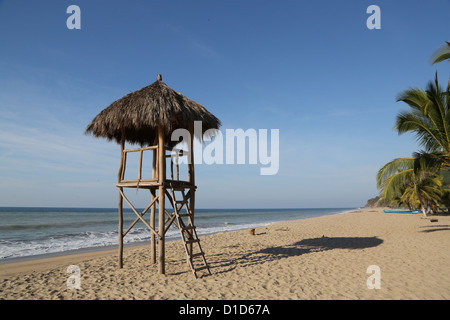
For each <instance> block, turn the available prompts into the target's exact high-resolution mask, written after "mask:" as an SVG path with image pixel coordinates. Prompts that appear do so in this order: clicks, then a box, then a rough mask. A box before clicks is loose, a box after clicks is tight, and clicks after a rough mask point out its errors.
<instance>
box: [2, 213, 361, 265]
mask: <svg viewBox="0 0 450 320" xmlns="http://www.w3.org/2000/svg"><path fill="white" fill-rule="evenodd" d="M354 209H357V208H324V209H196V211H195V225H196V227H197V233H198V235H199V236H202V235H207V234H214V233H218V232H226V231H232V230H239V229H248V228H257V227H262V226H265V225H268V224H270V223H273V222H280V221H289V220H297V219H306V218H312V217H319V216H324V215H331V214H336V213H342V212H348V211H352V210H354ZM140 211H142V210H140ZM149 216H150V213H149V212H148V213H146V214H145V215H144V218H146V219H147V221H148V219H149ZM135 218H136V215H135V213H134V212H133V211H131V209H125V208H124V230H126V229H127V228H128V226H129V225H130V224H131V223H132V222H133V221H134V219H135ZM117 227H118V211H117V208H29V207H25V208H20V207H0V263H2V262H8V261H12V260H17V259H19V258H22V259H23V258H33V257H36V256H40V255H45V256H48V255H58V254H66V253H71V252H76V251H80V250H99V249H109V248H114V247H117V244H118V232H117ZM179 238H180V232H179V230H178V229H177V228H176V227H175V226H174V225H172V226H171V227H170V229H169V230H168V231H167V233H166V239H167V240H175V239H179ZM149 241H150V231H149V230H148V229H147V228H146V227H145V225H144V224H143V223H142V222H141V221H139V222H138V223H137V224H136V225H135V226H134V227H133V229H132V230H131V231H130V232H129V233H128V234H127V235H126V236H125V238H124V244H125V245H132V244H140V243H145V242H149Z"/></svg>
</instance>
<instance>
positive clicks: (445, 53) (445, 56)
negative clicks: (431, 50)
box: [431, 41, 450, 64]
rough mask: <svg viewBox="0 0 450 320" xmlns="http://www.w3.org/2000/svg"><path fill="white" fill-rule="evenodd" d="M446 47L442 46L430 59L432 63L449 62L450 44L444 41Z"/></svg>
mask: <svg viewBox="0 0 450 320" xmlns="http://www.w3.org/2000/svg"><path fill="white" fill-rule="evenodd" d="M445 43H446V44H447V45H443V46H442V47H441V48H439V49H438V50H437V51H436V53H435V54H434V55H433V57H432V59H431V60H432V63H433V64H435V63H438V62H441V61H444V60H450V42H448V41H445Z"/></svg>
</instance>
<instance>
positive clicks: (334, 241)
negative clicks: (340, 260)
mask: <svg viewBox="0 0 450 320" xmlns="http://www.w3.org/2000/svg"><path fill="white" fill-rule="evenodd" d="M382 243H383V240H381V239H379V238H377V237H320V238H311V239H303V240H301V241H298V242H295V243H293V244H291V245H287V246H279V247H270V248H264V249H262V250H258V251H255V252H249V253H244V254H242V255H236V256H234V257H230V256H229V255H225V254H219V255H215V256H214V257H211V258H212V259H211V262H212V264H211V267H212V268H213V269H215V270H214V271H212V272H213V273H226V272H229V271H232V270H234V269H235V268H237V267H241V266H242V267H243V266H250V265H256V264H262V263H265V262H269V261H275V260H279V259H283V258H288V257H293V256H300V255H303V254H310V253H314V252H323V251H327V250H334V249H348V250H358V249H366V248H373V247H376V246H378V245H380V244H382Z"/></svg>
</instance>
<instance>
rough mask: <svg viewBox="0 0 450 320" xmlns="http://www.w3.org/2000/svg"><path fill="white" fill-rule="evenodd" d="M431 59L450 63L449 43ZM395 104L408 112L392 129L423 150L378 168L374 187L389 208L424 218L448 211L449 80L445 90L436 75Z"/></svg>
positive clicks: (449, 199)
mask: <svg viewBox="0 0 450 320" xmlns="http://www.w3.org/2000/svg"><path fill="white" fill-rule="evenodd" d="M446 44H447V45H446V46H444V47H442V48H441V49H439V50H438V51H437V52H436V54H435V55H434V56H433V58H432V62H433V64H434V63H437V62H441V61H444V60H450V42H446ZM397 101H402V102H404V103H406V104H407V105H408V107H409V109H408V110H406V111H402V112H400V113H399V114H398V115H397V118H396V123H395V127H394V129H395V130H397V131H398V133H399V134H403V133H406V132H411V133H413V134H415V136H416V138H417V142H418V143H419V146H421V147H422V148H424V149H423V150H421V151H419V152H415V153H413V155H412V157H410V158H397V159H394V160H392V161H390V162H388V163H387V164H385V165H384V166H383V167H381V168H380V170H379V171H378V174H377V187H378V189H379V190H380V196H381V197H382V198H383V199H384V201H385V203H388V204H389V205H390V206H396V207H402V206H406V207H408V208H410V209H411V210H418V209H421V210H422V212H423V214H424V215H426V214H427V213H429V212H434V211H438V210H443V208H445V210H449V209H450V183H449V182H450V172H449V171H450V79H449V82H448V84H447V87H446V89H442V87H441V86H440V85H439V82H438V78H437V73H436V77H435V79H434V81H430V82H429V83H428V85H427V87H426V88H425V90H423V89H418V88H411V89H408V90H405V91H403V92H402V93H401V94H400V95H399V97H398V99H397Z"/></svg>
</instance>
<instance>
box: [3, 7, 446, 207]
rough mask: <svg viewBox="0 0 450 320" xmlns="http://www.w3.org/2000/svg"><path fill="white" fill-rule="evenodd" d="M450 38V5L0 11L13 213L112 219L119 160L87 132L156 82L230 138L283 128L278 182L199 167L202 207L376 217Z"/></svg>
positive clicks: (232, 168)
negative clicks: (400, 117)
mask: <svg viewBox="0 0 450 320" xmlns="http://www.w3.org/2000/svg"><path fill="white" fill-rule="evenodd" d="M70 5H77V6H78V7H79V8H80V20H79V22H80V27H81V28H80V29H69V28H68V26H67V20H70V22H72V20H71V19H72V14H73V12H72V11H69V13H67V8H68V7H69V6H70ZM370 5H377V6H378V7H379V8H380V15H379V20H378V21H379V22H380V27H381V28H380V29H369V28H368V27H367V20H368V19H370V18H371V16H372V14H373V13H372V12H369V13H367V8H368V7H369V6H370ZM449 40H450V1H449V0H433V1H418V0H415V1H406V0H397V1H384V0H371V1H365V0H349V1H347V0H346V1H331V0H329V1H323V0H319V1H300V0H296V1H287V0H286V1H267V0H266V1H261V0H259V1H256V0H254V1H253V0H244V1H242V0H241V1H234V0H227V1H212V0H209V1H199V0H190V1H185V0H184V1H171V0H167V1H143V0H141V1H139V0H131V1H114V0H108V1H103V0H96V1H82V0H71V1H63V0H57V1H46V0H42V1H22V0H3V1H1V0H0V206H44V207H45V206H56V207H61V206H62V207H109V208H111V207H115V206H116V205H117V201H118V191H117V189H116V187H115V184H116V182H117V181H116V180H117V170H118V166H119V161H120V148H119V146H118V145H117V144H115V143H114V142H108V141H106V140H105V139H101V138H100V139H96V138H94V137H93V136H92V135H85V134H84V131H85V129H86V126H87V125H88V124H89V123H90V122H91V121H92V119H93V118H94V117H95V116H96V115H97V114H98V113H99V112H100V111H102V110H103V109H104V108H106V107H107V106H109V105H110V104H111V103H112V102H114V101H115V100H117V99H120V98H121V97H123V96H124V95H126V94H128V93H130V92H133V91H136V90H138V89H141V88H142V87H145V86H147V85H149V84H151V83H153V82H154V81H155V80H156V76H157V74H162V77H163V81H164V82H165V83H166V84H167V85H168V86H169V87H171V88H173V89H174V90H176V91H179V92H181V93H182V94H184V95H185V96H187V97H188V98H190V99H192V100H194V101H196V102H198V103H200V104H202V105H203V106H204V107H205V108H206V109H208V110H209V111H210V112H211V113H213V114H214V115H215V116H216V117H218V118H219V119H220V120H221V122H222V126H221V128H220V130H221V132H223V133H225V132H226V130H227V129H234V130H236V129H243V130H244V131H245V130H248V129H254V130H256V131H258V130H259V129H267V130H268V131H269V132H270V130H272V129H278V130H279V148H278V151H279V169H278V171H277V173H276V174H274V175H261V174H260V168H261V166H262V165H261V164H259V163H257V164H248V163H247V164H236V163H235V164H205V163H203V164H197V165H196V184H197V186H198V189H197V193H196V206H197V207H198V208H325V207H360V206H364V205H365V203H366V201H367V200H368V199H369V198H372V197H374V196H376V195H377V194H378V190H377V188H376V180H375V177H376V173H377V171H378V169H379V168H380V167H381V166H383V165H384V164H385V163H387V162H389V161H391V160H392V159H394V158H398V157H408V156H410V155H411V154H412V153H413V152H415V151H417V150H419V146H418V144H417V142H416V141H415V139H414V136H412V135H410V134H404V135H401V136H399V135H398V134H397V133H396V132H395V131H394V130H393V126H394V123H395V117H396V115H397V113H398V112H399V111H401V110H405V109H406V107H407V106H406V105H405V104H404V103H402V102H397V101H396V98H397V96H398V94H399V93H400V92H402V91H403V90H406V89H408V88H410V87H418V88H424V87H425V86H426V84H427V83H428V81H430V80H432V79H433V78H434V76H435V73H436V72H438V77H439V79H440V82H441V84H443V85H445V84H446V82H447V81H448V77H449V74H450V63H448V62H442V63H440V64H436V65H432V64H431V62H430V58H431V56H432V55H433V53H434V52H435V51H436V50H437V49H438V48H439V47H441V46H442V45H443V44H444V43H445V41H449ZM199 146H200V145H199ZM144 191H145V190H139V191H137V192H134V191H133V192H132V195H131V197H132V198H133V199H132V201H135V204H136V205H137V206H146V204H147V203H148V202H147V201H148V194H147V193H145V192H144ZM134 193H136V194H134Z"/></svg>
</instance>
